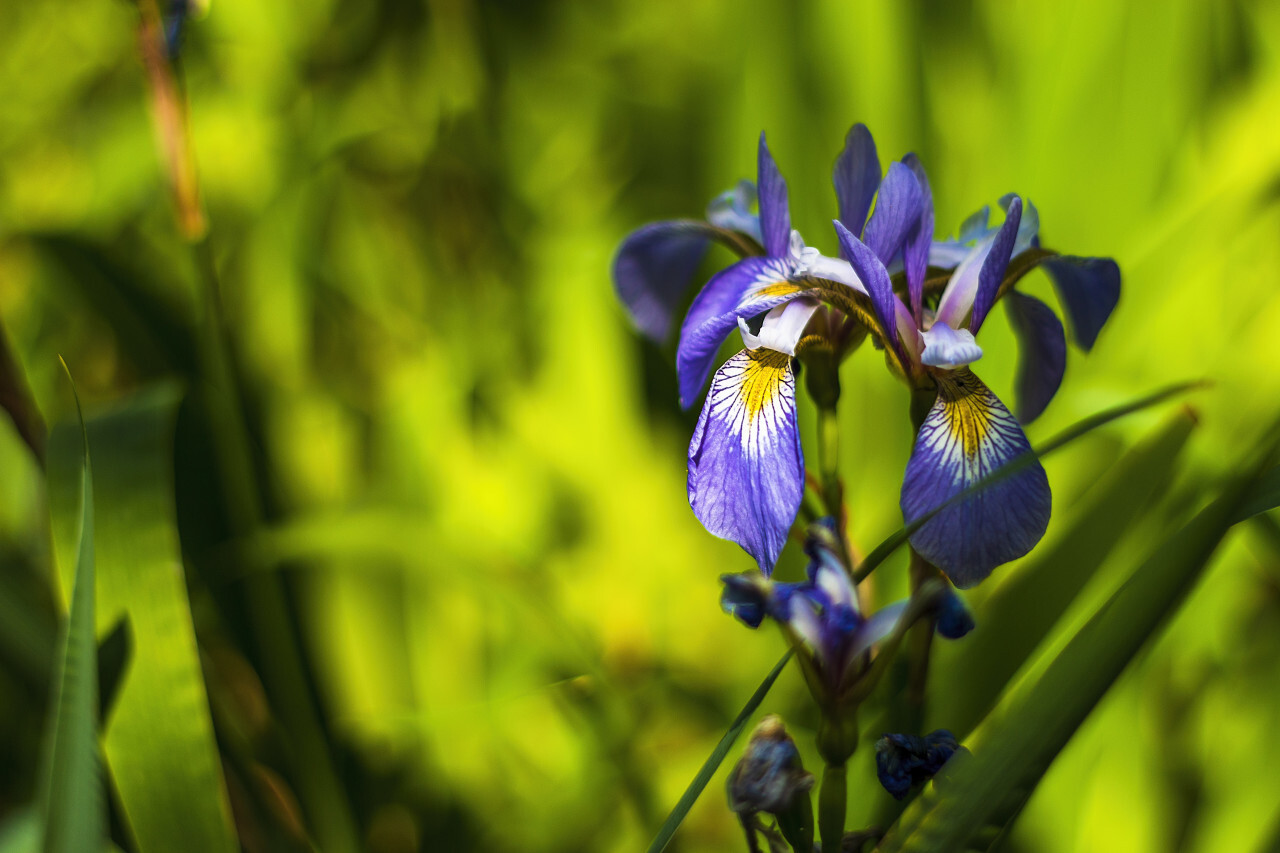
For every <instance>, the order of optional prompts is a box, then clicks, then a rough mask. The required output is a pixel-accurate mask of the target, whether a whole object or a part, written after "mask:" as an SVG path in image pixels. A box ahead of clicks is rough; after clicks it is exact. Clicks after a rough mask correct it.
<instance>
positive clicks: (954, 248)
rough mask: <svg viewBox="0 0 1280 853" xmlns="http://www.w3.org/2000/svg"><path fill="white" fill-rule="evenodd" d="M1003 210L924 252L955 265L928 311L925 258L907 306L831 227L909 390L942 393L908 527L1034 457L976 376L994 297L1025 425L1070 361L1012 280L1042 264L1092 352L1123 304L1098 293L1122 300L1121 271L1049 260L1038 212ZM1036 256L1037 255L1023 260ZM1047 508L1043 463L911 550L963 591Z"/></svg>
mask: <svg viewBox="0 0 1280 853" xmlns="http://www.w3.org/2000/svg"><path fill="white" fill-rule="evenodd" d="M916 174H917V178H918V180H919V181H920V185H921V190H922V194H923V197H924V199H925V207H924V209H922V212H921V219H920V221H921V222H922V223H927V226H928V228H929V230H932V221H933V215H932V210H931V207H932V201H931V196H930V195H929V191H928V184H927V180H926V179H925V178H924V175H923V170H920V171H919V172H917V173H916ZM1004 205H1005V208H1006V214H1005V221H1004V223H1003V224H1002V225H1001V226H1000V227H999V228H988V227H987V226H986V222H985V216H984V217H982V218H981V219H978V218H971V221H970V222H969V223H967V229H962V235H961V239H960V240H957V241H950V244H947V243H944V244H942V245H941V246H940V247H935V246H934V245H931V246H929V247H928V255H929V257H931V258H937V259H938V260H940V261H942V262H946V261H948V260H954V261H955V263H954V269H953V271H952V272H951V274H950V276H949V278H948V280H947V283H946V287H945V289H944V290H943V291H942V294H941V297H940V299H939V300H938V303H937V306H936V308H933V309H930V308H928V307H927V306H926V305H925V300H924V296H925V273H926V271H927V270H926V265H925V264H924V263H923V262H922V260H921V259H920V258H919V256H915V255H912V254H911V253H910V252H909V253H908V254H907V256H906V258H905V261H904V272H905V278H906V290H907V303H904V302H903V301H902V299H900V298H899V297H898V295H897V294H896V293H895V291H894V288H893V283H892V280H891V278H890V274H889V271H888V269H887V268H886V266H885V264H884V263H883V262H882V259H881V258H880V257H878V256H877V253H876V252H874V251H872V249H871V248H870V247H868V246H867V245H866V244H865V243H864V242H863V241H862V240H859V239H858V238H857V237H856V236H855V235H854V234H852V233H851V232H850V231H849V229H848V228H846V227H845V226H844V224H842V223H841V222H839V221H837V222H836V223H835V226H836V232H837V235H838V237H839V239H840V243H841V247H842V250H843V252H844V254H845V256H846V257H848V258H849V260H850V262H851V265H852V267H853V270H854V273H855V275H856V276H857V278H858V279H859V280H860V281H861V282H862V283H863V285H864V286H865V287H866V289H867V292H868V293H869V294H870V297H871V302H872V304H873V306H874V308H875V313H876V317H877V320H878V324H879V332H880V334H881V338H882V340H883V342H884V344H885V346H886V349H888V350H889V351H890V357H891V360H892V361H894V362H896V366H897V367H898V368H899V369H900V370H901V372H902V373H903V374H904V376H905V377H906V378H907V380H908V382H910V383H911V384H912V385H913V386H915V387H917V388H925V389H928V388H934V389H936V392H937V393H936V398H935V400H934V402H933V405H932V407H931V408H930V410H929V411H928V413H927V415H926V416H925V417H924V420H923V423H922V424H921V425H920V429H919V432H918V434H917V436H916V442H915V447H914V449H913V451H912V454H911V459H910V461H909V462H908V463H907V471H906V476H905V478H904V482H903V486H902V495H901V505H902V512H903V517H904V519H905V520H906V521H907V523H909V524H910V523H912V522H915V521H917V520H919V519H921V518H922V517H923V516H925V515H927V514H928V513H930V512H932V511H934V510H935V509H937V508H938V507H940V506H942V505H943V504H945V503H946V502H948V501H949V500H951V499H952V498H954V497H955V496H956V495H958V494H959V493H960V492H962V491H964V490H966V489H968V488H969V487H970V486H972V485H974V484H975V483H977V482H979V481H980V480H982V479H983V478H985V477H986V476H987V475H989V474H991V473H992V472H994V471H995V470H996V469H997V468H1000V467H1001V466H1003V465H1005V464H1007V463H1009V462H1011V461H1012V460H1013V459H1015V458H1017V457H1019V456H1022V455H1024V454H1028V453H1030V452H1031V446H1030V444H1029V442H1028V441H1027V437H1026V434H1025V433H1024V432H1023V431H1022V427H1021V425H1020V423H1019V421H1018V419H1017V418H1015V417H1014V415H1013V414H1012V413H1011V412H1010V411H1009V410H1008V409H1007V408H1006V407H1005V405H1004V404H1003V403H1002V402H1001V401H1000V400H999V399H998V398H997V397H996V395H995V394H994V393H992V392H991V390H990V389H989V388H988V387H987V386H986V385H985V384H983V382H982V380H980V379H979V378H978V377H977V376H976V375H975V374H974V373H973V372H972V371H971V370H970V369H969V365H970V364H971V363H973V362H975V361H977V360H978V359H979V358H981V357H982V349H981V348H980V347H979V346H978V344H977V342H976V341H975V339H974V336H975V335H976V334H977V332H978V331H979V329H980V328H981V327H982V324H983V322H984V321H985V320H986V318H987V316H988V314H989V313H990V311H991V308H992V307H993V306H994V304H995V302H996V300H997V299H998V298H1000V297H1001V296H1006V297H1009V300H1008V304H1010V305H1011V309H1010V310H1011V312H1012V315H1011V316H1012V318H1013V324H1014V328H1015V330H1016V332H1017V334H1018V335H1019V337H1020V338H1021V340H1022V344H1023V365H1022V370H1021V375H1020V378H1019V382H1018V385H1019V391H1020V395H1019V396H1020V398H1021V400H1022V408H1023V412H1024V419H1029V417H1030V416H1034V415H1037V414H1039V412H1040V411H1041V410H1043V408H1044V406H1045V405H1046V404H1047V403H1048V400H1049V398H1050V397H1052V395H1053V392H1054V391H1056V390H1057V387H1058V384H1059V383H1060V381H1061V378H1062V369H1063V367H1064V366H1065V363H1066V359H1065V342H1064V340H1063V334H1062V326H1061V323H1059V322H1058V320H1057V317H1056V316H1055V315H1054V314H1053V312H1052V311H1051V310H1050V309H1049V308H1048V307H1047V306H1045V305H1044V304H1043V303H1042V302H1039V301H1038V300H1035V299H1034V298H1033V297H1030V296H1026V295H1024V294H1019V293H1016V292H1015V291H1013V290H1011V289H1010V287H1011V283H1012V281H1014V280H1016V278H1017V277H1019V276H1020V274H1021V273H1022V272H1025V271H1026V269H1029V268H1030V267H1031V266H1034V264H1035V263H1044V264H1045V266H1046V268H1047V269H1049V271H1050V274H1051V275H1052V276H1053V277H1054V280H1055V283H1057V284H1058V286H1059V292H1060V293H1062V292H1063V291H1064V290H1066V291H1067V292H1068V293H1070V294H1071V296H1069V297H1064V298H1063V301H1064V303H1065V304H1066V305H1067V306H1068V312H1069V313H1070V314H1071V315H1072V316H1073V318H1075V317H1079V318H1082V319H1080V320H1077V322H1076V324H1075V325H1076V337H1077V340H1079V341H1081V342H1082V343H1087V344H1092V340H1093V337H1095V336H1096V334H1097V329H1098V328H1099V327H1100V326H1101V324H1102V322H1104V321H1105V319H1106V317H1107V316H1108V315H1109V314H1110V310H1111V307H1113V306H1114V304H1115V298H1114V296H1113V297H1112V298H1111V299H1110V302H1109V303H1107V302H1105V301H1104V299H1103V298H1101V297H1100V296H1099V295H1098V294H1099V293H1100V292H1101V291H1103V290H1105V289H1107V286H1108V284H1109V279H1111V278H1113V279H1114V284H1115V287H1114V291H1115V294H1117V295H1118V287H1119V273H1118V270H1117V269H1116V268H1115V265H1114V262H1111V261H1109V260H1105V259H1079V258H1054V257H1051V253H1048V252H1045V251H1044V250H1042V249H1039V248H1038V246H1035V245H1034V243H1035V241H1036V231H1037V229H1038V222H1037V221H1036V219H1037V217H1036V216H1035V214H1034V208H1030V210H1031V213H1032V215H1031V217H1030V218H1029V223H1028V225H1029V227H1028V228H1025V229H1024V228H1021V227H1020V226H1021V224H1022V212H1023V202H1022V200H1021V199H1020V198H1018V197H1016V196H1011V197H1006V199H1005V201H1004ZM922 228H923V226H922ZM1019 244H1021V245H1022V246H1024V247H1025V248H1024V250H1023V251H1022V252H1019V256H1020V257H1024V261H1023V262H1022V264H1021V268H1020V269H1018V270H1015V271H1014V274H1012V275H1010V276H1009V277H1006V271H1007V270H1008V269H1009V265H1010V258H1011V257H1012V256H1013V254H1014V252H1015V249H1017V248H1019ZM961 250H963V251H961ZM947 252H951V255H950V256H947ZM1028 252H1034V255H1033V256H1032V257H1030V258H1026V257H1025V256H1026V255H1027V253H1028ZM1112 273H1113V275H1112ZM1028 365H1031V366H1030V367H1028ZM1051 505H1052V497H1051V494H1050V491H1049V482H1048V478H1047V477H1046V476H1045V473H1044V469H1043V468H1042V467H1041V466H1040V464H1039V463H1038V462H1035V461H1032V462H1030V463H1029V464H1026V465H1024V466H1023V467H1021V468H1020V469H1019V470H1018V471H1016V472H1015V473H1013V474H1011V475H1010V476H1007V477H1005V478H1003V479H1002V480H1000V481H998V482H996V483H994V484H993V485H991V486H988V487H987V488H985V489H983V490H982V491H980V492H978V493H976V494H975V495H972V496H970V497H969V498H966V499H964V500H962V501H960V502H958V503H956V504H955V505H953V506H950V507H947V508H946V509H943V510H942V511H941V512H939V513H938V514H937V515H935V516H933V517H932V518H931V519H930V520H929V521H928V522H926V523H925V524H924V525H923V526H922V527H921V528H920V529H918V530H917V531H916V532H915V533H914V534H913V535H912V537H911V544H912V546H913V547H914V548H915V549H916V551H917V552H918V553H919V554H920V555H921V556H923V557H924V558H925V559H926V560H928V561H929V562H930V563H933V564H934V565H936V566H938V567H939V568H940V569H942V570H943V571H944V572H945V573H946V574H947V576H948V577H949V578H950V579H951V580H952V581H953V582H954V583H955V584H956V586H959V587H961V588H967V587H970V586H973V585H974V584H976V583H978V582H979V581H981V580H982V579H983V578H985V577H987V575H989V574H990V573H991V571H992V569H994V568H995V567H996V566H998V565H1000V564H1002V563H1005V562H1008V561H1010V560H1014V559H1017V558H1018V557H1021V556H1023V555H1024V554H1026V553H1027V552H1028V551H1030V550H1031V548H1032V547H1034V546H1035V544H1036V543H1037V542H1039V541H1040V538H1041V537H1042V536H1043V535H1044V532H1045V529H1046V528H1047V526H1048V523H1049V515H1050V509H1051Z"/></svg>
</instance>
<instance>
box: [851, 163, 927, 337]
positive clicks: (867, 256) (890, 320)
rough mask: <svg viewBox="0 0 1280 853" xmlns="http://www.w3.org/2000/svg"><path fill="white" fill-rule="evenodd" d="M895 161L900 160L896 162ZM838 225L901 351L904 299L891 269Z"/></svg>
mask: <svg viewBox="0 0 1280 853" xmlns="http://www.w3.org/2000/svg"><path fill="white" fill-rule="evenodd" d="M894 165H895V166H896V165H899V164H897V163H895V164H894ZM889 174H893V170H892V169H890V170H889ZM911 180H913V181H914V180H915V178H914V177H913V178H912V179H911ZM886 183H887V179H886ZM880 197H881V198H882V199H883V198H884V190H883V189H882V190H881V191H880ZM835 226H836V236H837V237H838V238H839V239H840V249H841V252H842V253H843V254H844V256H845V257H846V258H848V260H849V264H850V265H851V266H852V267H853V271H854V272H855V273H856V274H857V276H858V278H859V279H860V280H861V281H862V284H863V285H864V286H865V287H866V288H867V295H868V296H870V297H871V305H872V307H873V308H875V310H876V318H877V319H878V320H879V321H880V325H881V327H882V328H883V330H884V334H885V335H886V336H887V337H888V342H889V345H890V346H892V347H893V348H894V349H895V350H897V352H898V353H899V355H901V353H902V347H901V345H900V344H899V342H898V322H897V306H900V305H901V304H902V303H901V302H899V300H898V297H897V295H896V294H894V292H893V282H891V281H890V280H889V271H888V270H886V269H885V268H884V264H882V263H881V262H880V259H879V258H877V257H876V255H875V253H874V252H873V251H872V250H871V249H870V247H868V246H867V245H866V244H865V243H863V242H862V241H861V240H859V239H858V238H857V237H855V236H853V234H851V233H849V229H848V228H845V227H844V226H843V225H841V224H840V222H839V221H837V222H836V223H835ZM867 227H868V229H869V228H870V227H871V226H870V225H868V226H867ZM904 360H905V359H904Z"/></svg>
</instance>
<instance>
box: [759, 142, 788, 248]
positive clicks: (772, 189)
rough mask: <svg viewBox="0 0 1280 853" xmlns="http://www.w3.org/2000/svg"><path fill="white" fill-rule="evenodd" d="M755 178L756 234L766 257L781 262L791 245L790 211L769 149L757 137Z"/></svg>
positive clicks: (785, 185) (785, 191) (784, 188)
mask: <svg viewBox="0 0 1280 853" xmlns="http://www.w3.org/2000/svg"><path fill="white" fill-rule="evenodd" d="M757 168H758V169H759V175H758V176H757V179H756V183H757V185H758V191H759V194H760V231H761V234H762V236H763V237H764V251H765V254H766V255H769V256H771V257H774V258H781V257H784V256H785V255H786V254H787V248H788V246H790V245H791V209H790V208H789V207H788V206H787V182H786V181H784V180H783V179H782V173H781V172H779V171H778V165H777V164H776V163H774V162H773V155H772V154H770V153H769V146H768V145H766V144H765V142H764V134H763V133H761V134H760V154H759V165H758V167H757Z"/></svg>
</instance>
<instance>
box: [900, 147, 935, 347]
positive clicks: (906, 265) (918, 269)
mask: <svg viewBox="0 0 1280 853" xmlns="http://www.w3.org/2000/svg"><path fill="white" fill-rule="evenodd" d="M902 162H903V163H905V164H906V165H907V168H909V169H910V170H911V173H912V174H913V175H915V176H916V181H917V182H918V183H919V184H920V192H921V202H920V218H919V219H917V220H916V224H915V226H913V227H912V228H911V230H910V231H908V232H907V239H906V242H905V243H904V244H903V247H902V267H903V270H905V272H906V274H907V293H908V294H909V295H910V298H911V316H912V317H914V318H915V321H916V325H917V326H919V325H920V323H921V318H922V314H923V311H924V275H925V271H926V269H927V268H928V266H929V247H930V245H931V244H932V243H933V190H932V188H930V186H929V176H928V175H926V174H925V171H924V165H923V164H922V163H921V162H920V158H919V157H917V156H916V155H915V154H908V155H907V156H906V157H903V158H902Z"/></svg>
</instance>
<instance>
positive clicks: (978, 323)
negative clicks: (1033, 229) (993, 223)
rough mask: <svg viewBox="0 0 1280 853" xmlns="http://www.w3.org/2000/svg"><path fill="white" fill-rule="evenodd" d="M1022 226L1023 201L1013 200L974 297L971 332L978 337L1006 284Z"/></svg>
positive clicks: (984, 265) (988, 254) (979, 279)
mask: <svg viewBox="0 0 1280 853" xmlns="http://www.w3.org/2000/svg"><path fill="white" fill-rule="evenodd" d="M1020 222H1022V199H1020V198H1018V197H1017V196H1014V197H1013V198H1012V199H1010V201H1009V209H1008V211H1007V212H1006V214H1005V218H1004V225H1001V226H1000V231H999V233H997V234H996V240H995V243H993V244H992V245H991V251H990V252H988V253H987V257H986V260H984V261H983V262H982V271H981V272H979V273H978V292H977V294H975V295H974V297H973V319H971V320H970V321H969V331H971V332H973V333H974V334H975V335H976V334H978V329H980V328H982V321H983V320H986V319H987V314H988V313H989V312H990V311H991V306H992V305H995V304H996V296H997V295H998V294H999V293H1000V283H1001V282H1002V281H1004V271H1005V269H1006V268H1007V267H1008V266H1009V258H1010V257H1012V255H1013V244H1014V242H1015V241H1016V240H1017V239H1018V224H1019V223H1020Z"/></svg>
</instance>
